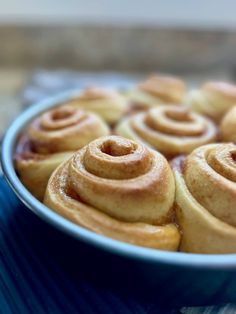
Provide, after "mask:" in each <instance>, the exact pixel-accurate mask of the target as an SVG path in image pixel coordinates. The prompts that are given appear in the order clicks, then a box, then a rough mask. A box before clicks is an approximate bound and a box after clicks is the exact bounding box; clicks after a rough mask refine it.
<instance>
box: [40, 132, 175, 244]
mask: <svg viewBox="0 0 236 314" xmlns="http://www.w3.org/2000/svg"><path fill="white" fill-rule="evenodd" d="M174 193H175V185H174V179H173V174H172V171H171V169H170V166H169V164H168V162H167V161H166V159H165V158H164V157H163V156H162V155H161V154H159V153H158V152H155V151H152V150H149V149H148V148H147V147H145V146H143V145H140V144H137V143H135V142H133V141H130V140H128V139H125V138H122V137H119V136H108V137H102V138H99V139H97V140H95V141H93V142H91V143H89V144H88V145H87V146H85V147H84V148H82V149H80V150H79V151H77V152H76V153H75V154H74V155H73V157H72V158H70V159H69V160H68V161H66V162H65V163H63V164H62V165H60V166H59V167H58V168H57V169H56V171H55V172H54V173H53V175H52V176H51V178H50V180H49V183H48V186H47V190H46V194H45V199H44V203H45V204H46V205H47V206H48V207H49V208H51V209H53V210H54V211H56V212H58V213H59V214H60V215H62V216H64V217H66V218H68V219H69V220H72V221H73V222H75V223H77V224H79V225H81V226H83V227H85V228H88V229H90V230H92V231H94V232H97V233H100V234H103V235H106V236H109V237H112V238H114V239H118V240H121V241H125V242H130V243H133V244H137V245H141V246H146V247H153V248H158V249H166V250H177V248H178V245H179V241H180V235H179V232H178V228H177V227H176V225H175V224H174V223H173V201H174Z"/></svg>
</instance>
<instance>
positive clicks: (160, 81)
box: [127, 75, 186, 110]
mask: <svg viewBox="0 0 236 314" xmlns="http://www.w3.org/2000/svg"><path fill="white" fill-rule="evenodd" d="M185 93H186V86H185V83H184V82H183V81H182V80H181V79H179V78H177V77H174V76H168V75H153V76H150V77H149V78H148V79H147V80H146V81H144V82H142V83H140V84H139V85H138V86H137V88H135V89H134V90H131V91H130V92H128V93H127V97H128V99H129V101H130V102H131V107H132V108H133V109H141V110H145V109H148V108H150V107H155V106H159V105H163V104H171V103H172V104H173V103H175V104H181V103H182V100H183V97H184V95H185Z"/></svg>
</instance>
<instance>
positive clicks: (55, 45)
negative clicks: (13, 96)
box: [0, 0, 236, 73]
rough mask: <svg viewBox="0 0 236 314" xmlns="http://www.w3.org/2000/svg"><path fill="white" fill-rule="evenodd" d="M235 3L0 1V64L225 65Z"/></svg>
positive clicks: (179, 68)
mask: <svg viewBox="0 0 236 314" xmlns="http://www.w3.org/2000/svg"><path fill="white" fill-rule="evenodd" d="M235 12H236V1H235V0H215V1H214V0H205V1H204V0H202V1H196V0H167V1H164V0H163V1H160V0H145V1H144V0H141V1H140V0H136V1H135V0H129V1H127V0H126V1H125V0H119V1H118V0H112V1H111V0H110V1H109V0H95V1H92V0H86V1H82V0H68V1H59V0H57V1H56V0H41V1H32V0H31V1H30V0H21V1H18V0H8V1H5V0H0V40H1V49H0V66H2V67H6V66H9V67H24V68H32V67H44V68H58V67H60V68H72V69H80V70H81V69H83V70H88V69H89V70H109V69H112V70H122V71H155V70H157V69H158V70H161V71H169V72H191V71H208V70H210V71H212V70H216V69H217V70H219V71H221V70H222V71H223V70H225V69H227V70H228V69H230V71H232V72H233V73H234V69H235V63H236V62H235V51H236V19H235Z"/></svg>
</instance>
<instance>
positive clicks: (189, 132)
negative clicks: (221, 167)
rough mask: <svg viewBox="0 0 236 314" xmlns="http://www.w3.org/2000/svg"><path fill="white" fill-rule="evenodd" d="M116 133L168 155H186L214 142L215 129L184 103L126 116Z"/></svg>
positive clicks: (168, 156)
mask: <svg viewBox="0 0 236 314" xmlns="http://www.w3.org/2000/svg"><path fill="white" fill-rule="evenodd" d="M116 133H117V134H119V135H122V136H124V137H127V138H130V139H133V140H136V141H138V142H141V143H143V144H146V145H148V146H149V147H151V148H154V149H156V150H158V151H160V152H161V153H163V154H164V155H165V156H166V157H167V158H172V157H174V156H176V155H179V154H188V153H190V152H191V151H192V150H193V149H195V148H196V147H198V146H201V145H204V144H207V143H211V142H214V141H215V140H216V137H217V129H216V126H215V125H214V123H213V122H211V121H210V120H209V119H208V118H206V117H203V116H201V115H199V114H197V113H194V112H191V111H190V110H189V109H188V108H186V107H184V106H181V107H180V106H174V105H171V106H160V107H157V108H152V109H149V110H148V111H145V112H141V113H138V114H136V115H133V116H131V117H128V118H125V119H124V120H123V121H122V122H121V123H120V124H119V125H118V126H117V128H116Z"/></svg>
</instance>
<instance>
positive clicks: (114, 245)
mask: <svg viewBox="0 0 236 314" xmlns="http://www.w3.org/2000/svg"><path fill="white" fill-rule="evenodd" d="M79 93H80V90H69V91H66V92H63V93H60V94H57V95H55V96H52V97H50V98H47V99H45V100H42V101H39V102H37V103H35V104H34V105H32V106H31V107H29V108H28V109H26V110H25V111H23V112H22V113H21V114H20V115H19V116H18V117H17V118H16V119H15V120H14V121H13V122H12V124H11V125H10V126H9V128H8V130H7V131H6V133H5V136H4V138H3V142H2V150H1V165H2V170H3V173H4V176H5V178H6V180H7V181H8V183H9V185H10V186H11V188H12V189H13V191H14V192H15V193H16V195H17V196H18V197H19V199H20V200H21V201H22V202H23V203H24V204H25V205H26V206H27V207H28V208H29V209H30V210H31V211H33V212H34V213H35V214H36V215H37V216H39V217H40V218H42V219H43V220H44V221H46V222H47V223H49V224H51V225H53V226H54V227H56V228H57V229H59V230H61V231H63V232H65V233H67V234H69V235H71V236H72V237H74V238H76V239H78V240H81V241H83V242H86V243H88V244H91V245H93V246H95V247H97V248H99V249H102V250H104V251H108V252H110V253H113V254H117V255H119V256H123V257H126V258H130V259H134V260H140V261H145V262H152V263H157V264H166V265H170V266H178V267H185V268H186V267H188V268H196V269H208V270H210V269H211V270H220V269H222V270H227V269H228V270H229V271H231V270H235V269H236V254H193V253H183V252H169V251H161V250H156V249H151V248H145V247H141V246H136V245H133V244H129V243H125V242H121V241H119V240H115V239H112V238H108V237H106V236H104V235H100V234H96V233H94V232H93V231H90V230H88V229H85V228H83V227H81V226H79V225H76V224H75V223H73V222H71V221H69V220H67V219H66V218H64V217H62V216H60V215H59V214H57V213H56V212H53V211H52V210H51V209H49V208H48V207H47V206H45V205H44V204H43V203H41V202H39V201H38V200H37V199H36V198H34V197H33V196H32V195H31V194H30V192H29V191H28V190H27V189H26V188H25V187H24V186H23V184H22V183H21V181H20V180H19V178H18V177H17V174H16V172H15V169H14V163H13V158H12V157H13V152H14V148H15V143H16V141H17V138H18V136H19V134H20V133H21V132H22V130H23V129H24V128H25V127H26V125H27V124H28V123H29V122H30V121H32V120H33V119H34V118H35V117H36V116H38V115H39V114H41V113H43V112H45V111H47V110H48V109H50V108H53V107H56V106H59V105H62V104H63V103H65V102H66V101H68V100H70V99H71V98H73V97H76V96H78V95H79Z"/></svg>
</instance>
